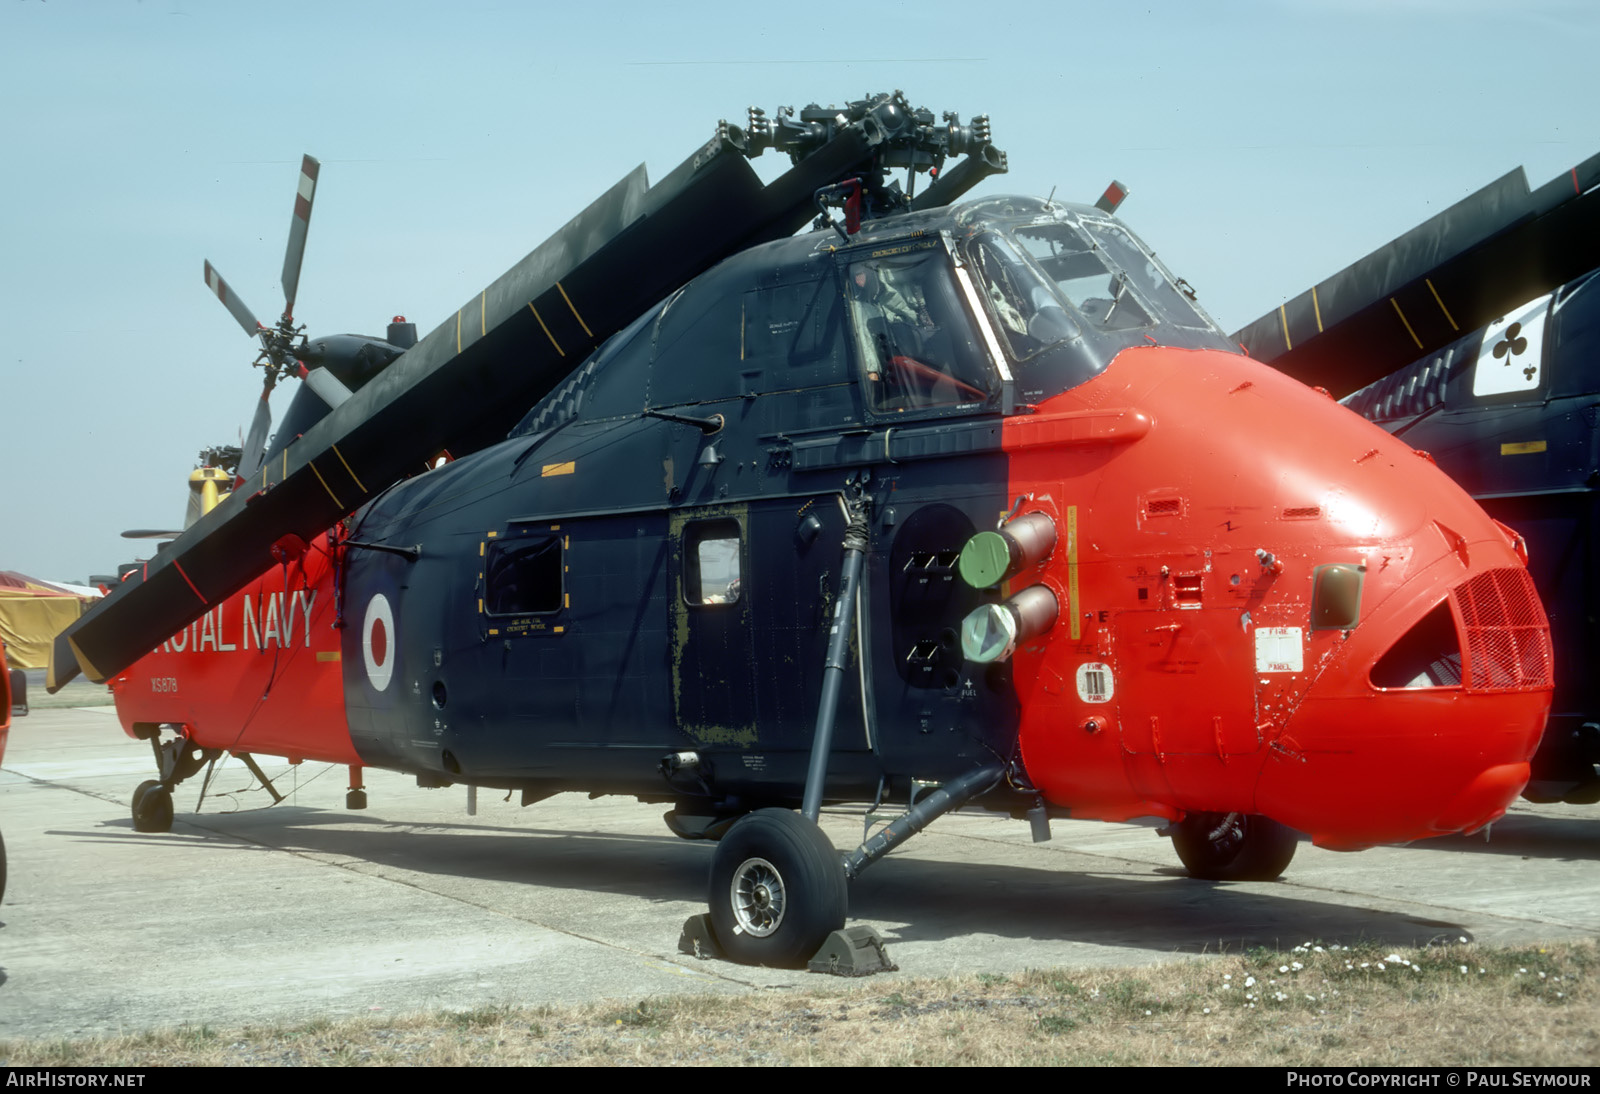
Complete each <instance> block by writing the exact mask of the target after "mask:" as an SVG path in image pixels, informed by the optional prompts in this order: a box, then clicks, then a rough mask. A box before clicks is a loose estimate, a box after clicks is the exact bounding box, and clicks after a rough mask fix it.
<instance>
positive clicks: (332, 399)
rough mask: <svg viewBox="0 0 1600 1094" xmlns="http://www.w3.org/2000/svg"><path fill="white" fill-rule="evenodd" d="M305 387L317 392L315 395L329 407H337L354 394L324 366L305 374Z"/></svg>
mask: <svg viewBox="0 0 1600 1094" xmlns="http://www.w3.org/2000/svg"><path fill="white" fill-rule="evenodd" d="M305 383H306V387H308V388H310V389H311V390H312V391H315V392H316V393H317V397H318V398H320V399H321V400H322V401H323V402H325V403H327V404H328V407H329V408H330V409H337V408H339V407H341V406H343V405H344V403H345V400H347V399H349V398H350V396H351V395H353V394H354V392H352V391H351V390H350V389H349V388H347V387H345V386H344V381H343V380H340V379H339V377H337V376H335V375H334V374H333V373H331V372H329V371H328V370H327V369H325V368H314V369H311V370H310V371H308V372H307V373H306V375H305Z"/></svg>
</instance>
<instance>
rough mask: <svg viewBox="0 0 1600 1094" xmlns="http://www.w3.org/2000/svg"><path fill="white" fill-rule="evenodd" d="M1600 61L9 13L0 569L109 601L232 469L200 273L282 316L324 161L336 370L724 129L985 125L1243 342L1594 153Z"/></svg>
mask: <svg viewBox="0 0 1600 1094" xmlns="http://www.w3.org/2000/svg"><path fill="white" fill-rule="evenodd" d="M1596 57H1600V5H1595V4H1593V3H1592V2H1590V0H1524V2H1517V3H1511V2H1505V3H1489V2H1484V0H1306V2H1299V3H1290V2H1273V0H1255V2H1241V3H1234V4H1218V3H1204V2H1190V3H1154V4H1148V3H1147V4H1139V3H1135V4H1106V3H1097V4H1070V3H1064V2H1062V0H1052V2H1047V3H1033V2H1011V3H981V4H977V3H974V4H953V3H944V2H929V3H919V4H915V5H899V4H886V5H883V6H881V7H878V8H874V7H872V6H869V5H862V4H849V5H845V4H838V5H828V4H822V5H817V4H770V3H765V4H761V3H742V4H695V3H686V4H683V5H680V6H669V5H666V4H654V3H652V4H648V5H637V6H635V5H627V4H606V3H591V4H568V5H561V6H559V7H557V6H555V5H549V6H545V5H532V4H494V3H475V2H471V0H461V2H456V3H452V4H449V5H446V4H442V3H436V4H426V5H423V4H415V3H383V4H366V3H338V2H318V3H297V2H276V3H272V4H253V3H230V4H222V3H200V2H199V0H147V2H143V3H133V2H127V0H102V2H92V0H49V2H41V0H3V3H0V93H3V108H0V137H3V148H4V152H5V165H6V170H4V172H3V173H0V330H3V341H4V349H3V355H0V482H3V483H4V499H5V500H4V504H3V507H0V569H18V570H22V571H25V572H28V573H31V574H33V575H35V576H39V577H44V578H55V579H59V580H77V579H82V578H83V577H85V576H86V575H88V574H89V573H92V572H107V571H110V570H112V569H113V568H114V567H115V564H116V563H117V562H119V561H123V560H126V559H128V558H130V557H131V556H132V554H133V551H134V550H135V549H137V548H138V545H137V544H135V543H132V542H131V541H126V540H122V539H120V538H119V537H118V534H117V533H118V532H119V531H120V530H121V529H123V528H130V527H149V526H160V525H171V524H172V523H173V522H176V521H179V520H181V516H182V512H183V509H182V506H183V499H184V479H185V476H186V475H187V473H188V471H189V470H190V468H191V467H192V466H193V462H194V457H195V454H196V453H197V452H198V451H199V450H200V449H201V448H202V447H204V446H206V445H209V444H221V443H237V440H238V438H239V435H240V433H241V431H242V430H243V429H244V428H245V427H246V425H247V424H248V421H249V416H250V413H251V410H252V406H253V400H254V399H255V397H256V394H257V392H258V391H259V390H260V379H259V372H258V370H253V369H251V368H250V367H249V362H250V360H251V359H252V357H253V355H254V348H253V343H252V342H251V341H250V340H249V339H247V338H246V337H245V336H244V335H243V334H242V333H241V332H240V331H239V329H238V327H237V326H235V325H234V322H233V320H232V319H231V318H230V317H229V316H228V314H227V313H226V312H225V311H224V310H223V309H222V307H221V306H220V305H219V304H218V303H217V301H216V300H215V299H214V298H213V297H211V296H209V295H208V294H207V292H206V291H205V288H204V286H203V284H202V280H201V267H202V262H203V260H204V259H207V258H209V259H211V261H212V262H214V263H215V264H216V265H217V266H218V267H219V269H221V271H222V273H223V275H224V276H225V277H227V278H228V279H229V281H230V282H231V283H232V284H233V286H234V288H235V289H236V290H237V291H238V293H239V294H240V295H241V296H242V297H243V298H244V299H245V300H246V301H247V302H248V303H249V304H250V305H251V307H252V308H253V309H254V310H255V312H256V313H257V315H258V316H260V317H261V318H262V319H264V320H269V321H270V320H271V319H272V318H274V317H276V315H277V314H278V312H279V311H280V310H281V309H282V295H281V290H280V288H279V287H278V284H277V278H278V274H279V269H280V267H281V264H282V261H283V247H284V241H285V237H286V234H287V231H288V226H289V214H290V207H291V202H292V197H293V192H294V185H295V178H296V170H297V166H298V164H299V161H300V156H301V154H302V153H303V152H310V153H312V154H313V155H315V156H317V157H319V158H320V159H321V161H322V164H323V170H322V181H321V186H320V188H319V190H318V192H317V201H316V210H315V214H314V216H313V220H312V225H311V232H310V243H309V249H308V253H307V257H306V262H305V268H304V272H303V274H302V277H301V282H300V293H299V303H298V306H297V308H296V311H297V312H298V314H299V316H300V317H301V318H303V319H304V320H305V321H306V322H307V323H309V325H310V328H311V332H312V333H313V334H316V333H332V332H337V331H346V330H351V331H363V332H369V333H381V331H382V329H383V325H384V323H385V321H386V320H387V319H388V317H389V316H390V315H392V314H394V313H396V312H403V313H405V314H406V315H407V316H408V317H410V318H412V319H414V320H416V321H417V322H418V323H419V325H420V327H421V328H422V330H423V331H427V330H429V329H431V328H432V327H433V326H435V325H436V324H438V323H439V322H441V321H443V319H444V318H445V317H446V316H448V315H449V314H450V313H452V312H453V311H454V310H455V309H456V308H457V307H458V306H459V305H460V304H461V303H462V302H463V301H465V300H467V299H468V298H469V297H471V296H473V295H475V294H476V293H477V292H478V290H479V289H481V288H482V287H483V286H484V285H486V284H488V283H489V282H490V281H492V280H493V279H494V278H495V277H497V276H499V274H500V273H501V272H503V271H504V270H505V269H506V268H507V267H509V266H510V265H511V264H512V263H513V262H515V261H516V260H517V259H518V258H520V257H521V256H522V255H523V254H525V253H526V252H527V251H529V250H531V249H532V248H533V247H534V246H535V245H537V244H538V243H539V242H540V241H541V240H543V239H544V238H545V236H546V235H548V234H549V232H550V231H552V230H553V229H554V228H556V227H558V226H559V225H560V224H561V223H563V222H564V221H565V220H566V219H567V218H568V217H570V216H571V215H572V214H573V213H575V212H576V211H577V210H579V209H580V208H582V207H583V206H584V205H585V204H587V203H588V202H589V201H590V200H591V199H592V198H593V197H594V196H595V195H596V194H598V193H599V191H600V190H602V189H603V188H604V187H606V186H608V185H610V184H611V183H612V182H614V181H615V180H616V179H617V178H618V177H620V176H621V175H622V174H623V173H624V172H626V171H627V170H629V169H630V168H632V167H633V166H634V165H636V164H638V163H639V162H641V161H642V162H644V163H646V164H647V165H648V166H649V168H650V171H651V175H652V177H659V176H660V175H662V174H664V173H665V172H666V171H667V170H669V169H670V168H672V167H673V166H675V165H676V164H677V163H679V162H680V161H681V160H682V159H684V158H685V157H686V156H687V155H689V154H690V153H691V152H692V151H693V150H694V148H695V147H696V146H697V145H698V144H699V143H701V142H702V141H704V140H705V139H706V138H707V137H709V136H710V134H711V132H712V127H713V126H714V125H715V123H716V122H717V120H718V119H719V118H727V119H729V120H735V121H742V119H743V117H744V112H745V108H746V107H747V106H748V105H750V104H752V103H753V104H756V105H760V106H763V107H765V108H766V109H767V110H768V112H769V113H770V112H771V111H772V110H773V108H775V107H777V106H779V105H785V104H788V105H796V106H800V105H804V104H805V103H807V102H810V101H813V100H820V101H822V102H824V103H826V102H830V101H844V100H846V99H850V98H856V97H860V96H861V95H862V94H864V93H866V92H869V91H879V90H892V89H894V88H902V89H904V90H905V91H906V93H907V94H908V96H909V97H910V98H911V99H912V100H913V101H914V102H916V103H919V104H921V105H925V106H927V107H929V108H930V109H933V110H934V111H936V112H938V111H942V110H955V111H958V112H959V113H960V114H961V115H962V117H963V118H967V117H969V116H970V115H972V114H974V113H988V114H990V115H991V117H992V118H993V127H994V133H995V143H996V144H998V145H999V146H1000V147H1001V148H1003V149H1005V150H1006V151H1007V152H1008V153H1009V155H1010V162H1011V166H1012V171H1011V174H1010V176H1009V177H1006V178H1003V179H1000V180H996V181H994V182H990V183H988V184H986V190H987V192H991V193H993V192H1005V191H1016V192H1027V193H1038V194H1044V193H1048V192H1049V191H1050V190H1051V188H1052V187H1053V188H1055V190H1056V193H1057V194H1058V196H1061V197H1065V198H1073V199H1078V200H1085V201H1087V200H1092V199H1093V198H1094V197H1095V196H1096V195H1098V194H1099V192H1100V190H1101V189H1102V188H1103V187H1104V185H1105V183H1106V182H1107V181H1108V180H1109V179H1110V178H1112V177H1113V176H1114V177H1116V178H1119V179H1121V180H1122V181H1123V182H1124V183H1126V184H1127V185H1128V186H1129V187H1130V188H1131V190H1132V196H1131V197H1130V198H1129V200H1128V203H1127V204H1126V205H1125V206H1124V208H1123V216H1124V218H1125V219H1126V220H1127V221H1128V222H1129V224H1131V225H1132V226H1133V228H1134V229H1135V230H1136V231H1138V232H1139V233H1140V234H1141V235H1142V236H1143V237H1144V238H1145V239H1146V240H1147V241H1148V242H1149V243H1150V244H1151V245H1152V246H1153V247H1154V248H1155V249H1156V250H1157V251H1158V252H1159V253H1160V254H1161V255H1162V257H1163V258H1164V259H1165V260H1166V262H1167V263H1168V265H1169V266H1171V267H1172V268H1173V269H1174V271H1175V272H1177V273H1178V274H1179V275H1180V276H1183V277H1186V278H1187V279H1188V280H1189V281H1190V282H1191V283H1192V284H1193V285H1194V286H1195V287H1196V288H1197V289H1198V290H1199V291H1200V294H1201V300H1202V302H1203V303H1204V304H1206V306H1207V307H1208V308H1209V309H1210V310H1211V312H1212V313H1213V315H1215V316H1216V317H1217V318H1218V320H1219V321H1220V322H1221V323H1222V324H1223V325H1224V327H1226V328H1227V329H1229V330H1232V329H1234V328H1236V327H1238V326H1241V325H1242V324H1244V323H1246V322H1248V321H1249V320H1251V319H1254V318H1256V317H1257V316H1258V315H1260V314H1262V313H1264V312H1265V311H1267V310H1268V309H1270V308H1273V307H1275V306H1276V305H1277V304H1279V303H1281V302H1282V301H1283V300H1284V299H1286V298H1287V297H1289V296H1292V295H1294V294H1295V293H1297V292H1299V291H1301V290H1302V289H1304V288H1306V287H1307V286H1309V285H1310V284H1312V283H1313V282H1315V281H1318V280H1320V279H1322V278H1323V277H1326V276H1327V275H1329V274H1330V273H1333V272H1334V271H1335V270H1337V269H1339V268H1341V267H1343V266H1345V265H1347V264H1348V263H1349V262H1351V261H1353V260H1354V259H1356V258H1358V257H1360V256H1361V255H1363V254H1365V253H1367V252H1368V251H1370V250H1372V249H1373V248H1374V247H1376V246H1378V245H1380V244H1382V243H1384V242H1386V241H1387V240H1389V239H1391V238H1393V237H1394V236H1395V235H1398V234H1399V233H1400V232H1402V231H1404V230H1406V229H1407V228H1410V227H1411V226H1413V225H1414V224H1416V223H1417V222H1418V221H1420V220H1422V219H1424V218H1426V217H1428V216H1430V215H1432V214H1433V213H1435V212H1437V211H1439V210H1440V209H1442V208H1444V207H1445V206H1447V205H1449V204H1450V203H1452V202H1454V201H1456V200H1458V199H1460V198H1461V197H1464V196H1465V195H1466V194H1468V193H1470V192H1471V191H1473V190H1475V189H1477V188H1478V187H1479V186H1482V185H1483V184H1485V183H1487V182H1489V181H1491V180H1493V179H1494V178H1496V177H1498V176H1499V175H1501V174H1503V173H1504V172H1505V171H1507V170H1510V169H1511V168H1514V167H1516V166H1518V165H1525V166H1526V167H1527V169H1528V174H1529V181H1530V182H1531V183H1532V184H1534V185H1538V184H1539V183H1542V182H1544V181H1546V180H1547V179H1549V178H1552V177H1554V176H1555V175H1556V174H1558V173H1560V172H1562V171H1564V170H1565V169H1566V168H1567V167H1569V166H1570V165H1572V164H1573V163H1576V162H1577V161H1579V160H1581V159H1583V158H1585V157H1586V156H1588V155H1590V154H1592V153H1594V152H1596V151H1600V115H1597V113H1596V110H1595V104H1596V96H1595V90H1594V81H1593V77H1592V73H1593V69H1594V64H1595V58H1596ZM778 166H781V164H779V163H777V162H774V163H773V164H772V165H770V167H769V169H768V170H769V171H771V170H775V169H776V168H777V167H778ZM286 401H287V400H286V399H281V398H280V399H278V400H275V402H277V404H278V409H280V410H281V408H282V406H283V405H285V404H286Z"/></svg>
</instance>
